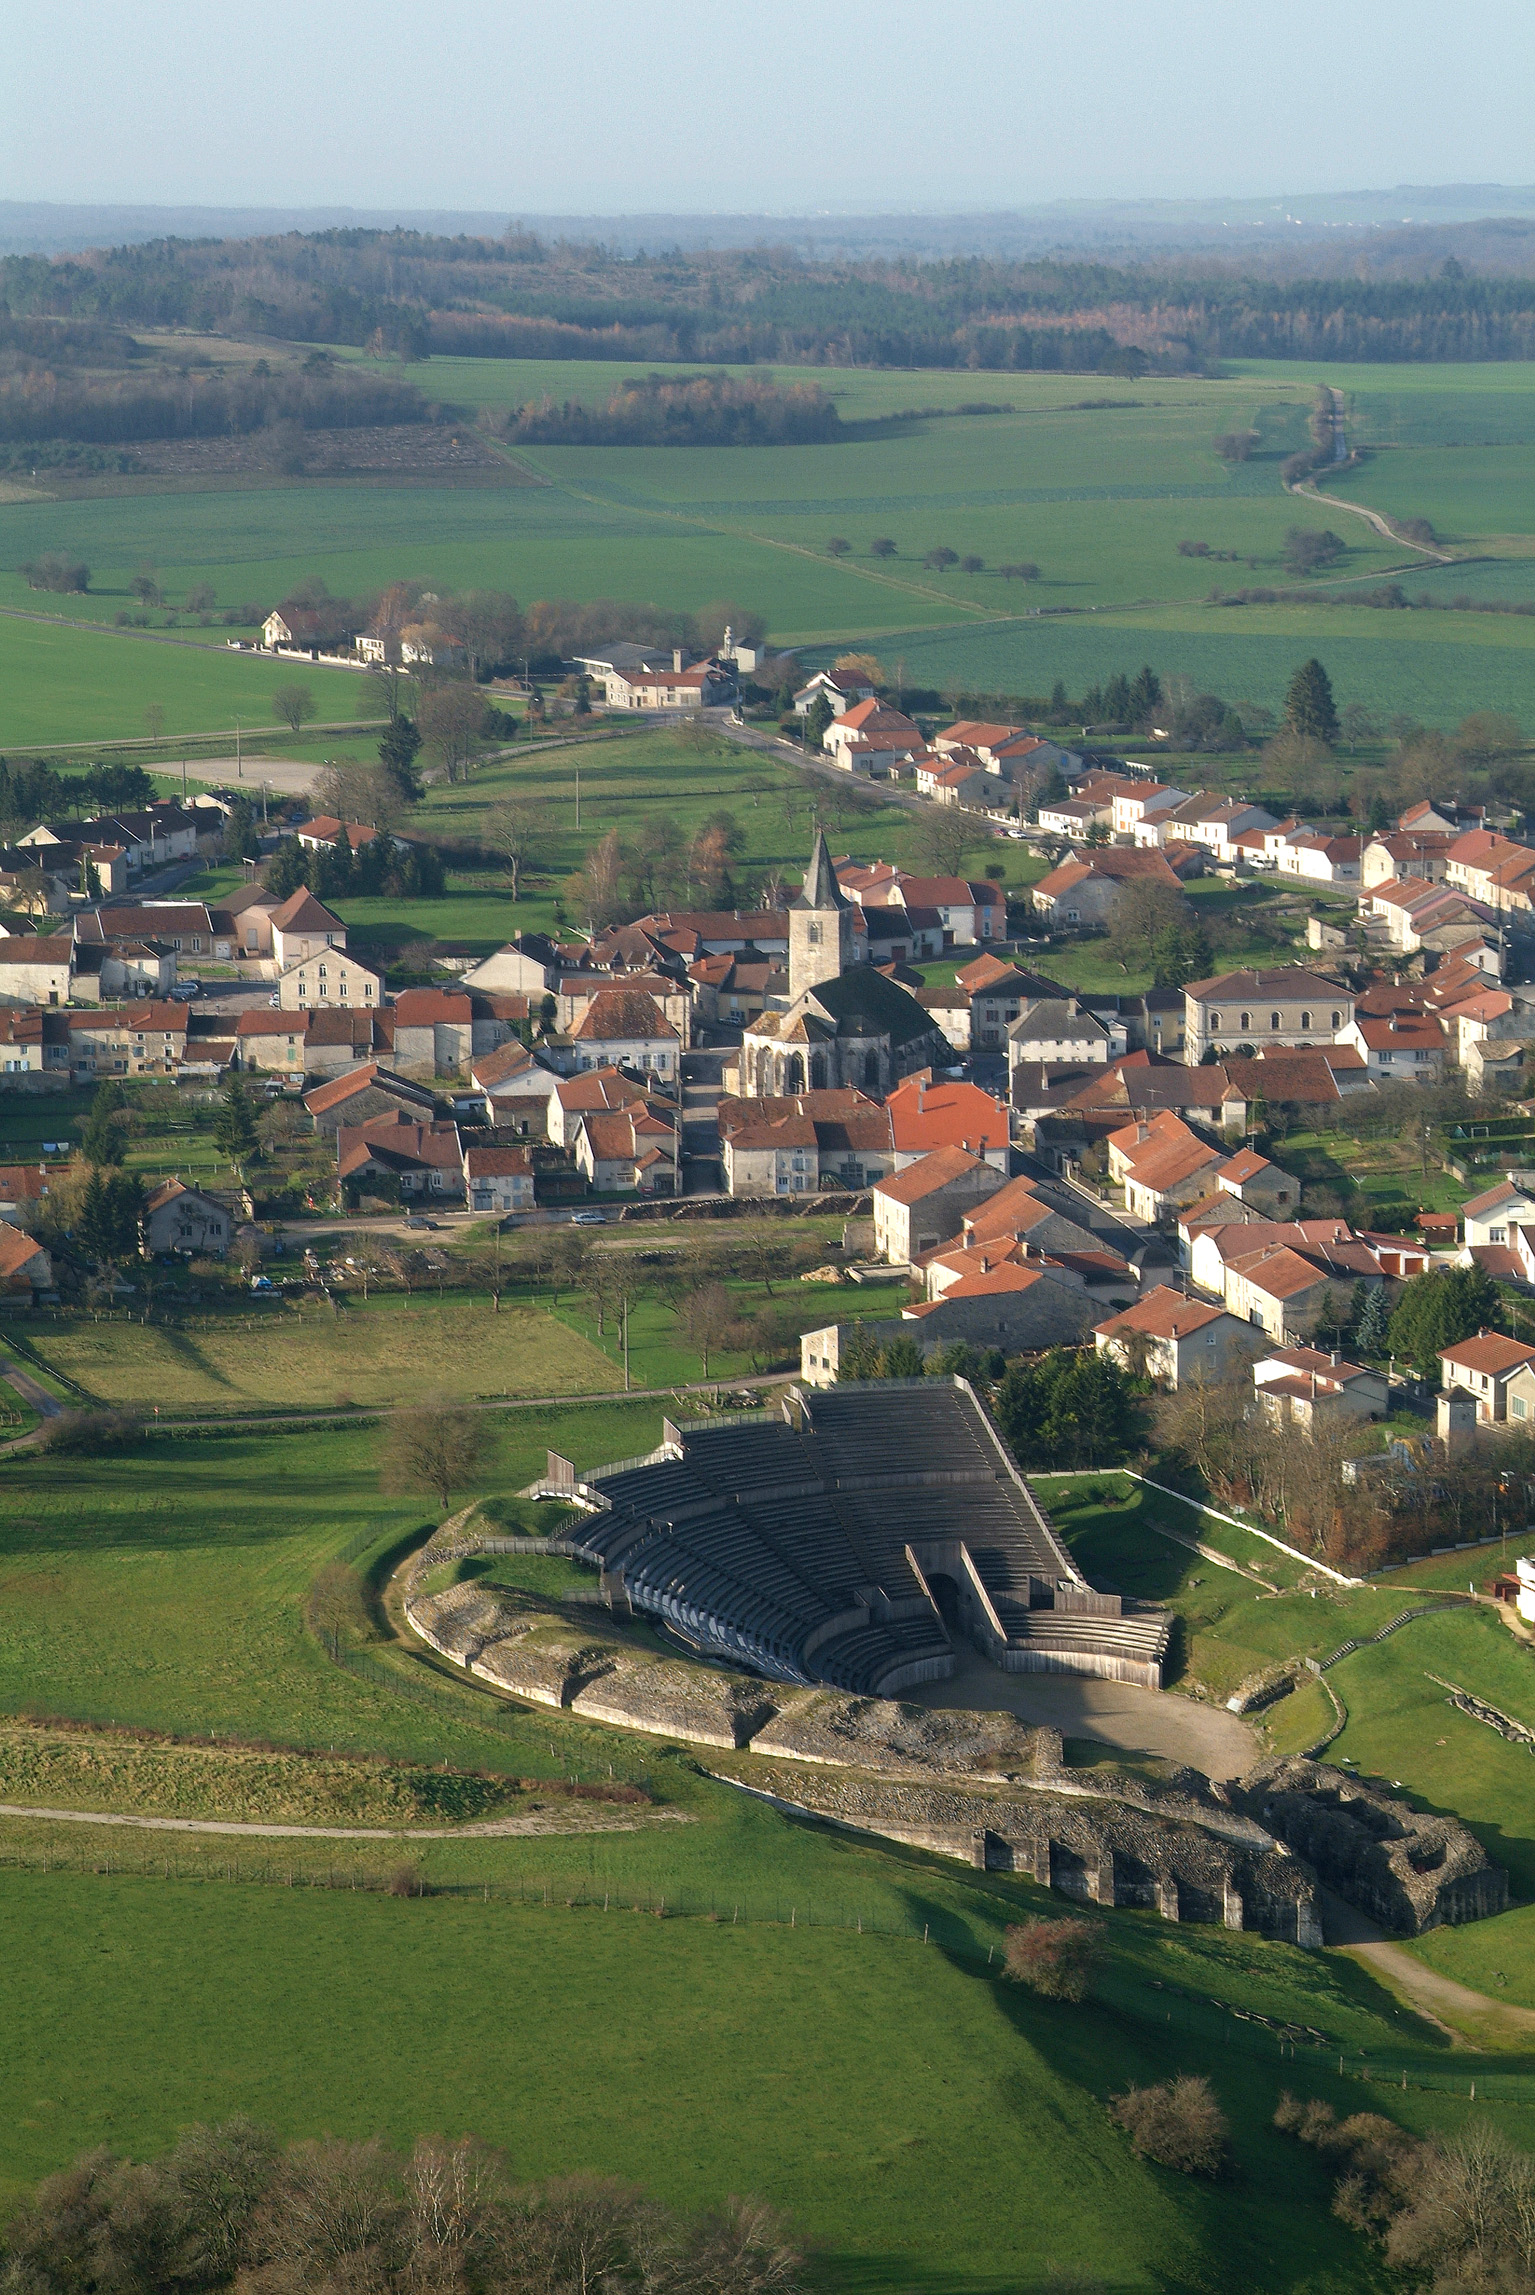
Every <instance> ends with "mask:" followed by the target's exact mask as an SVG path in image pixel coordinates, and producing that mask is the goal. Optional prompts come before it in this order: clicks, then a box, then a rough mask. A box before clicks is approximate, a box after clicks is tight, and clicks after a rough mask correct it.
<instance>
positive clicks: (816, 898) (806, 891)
mask: <svg viewBox="0 0 1535 2295" xmlns="http://www.w3.org/2000/svg"><path fill="white" fill-rule="evenodd" d="M789 905H790V907H791V908H809V909H839V908H847V907H848V906H849V902H848V897H847V894H846V893H845V892H844V891H843V890H842V887H841V886H840V885H839V884H838V882H837V872H836V870H835V869H834V868H833V867H832V865H831V855H830V853H829V852H828V851H827V850H826V838H825V835H824V833H823V832H822V831H821V830H820V829H817V831H816V833H815V843H814V844H813V845H812V846H811V848H810V866H809V868H808V869H807V870H806V871H805V881H804V883H803V884H802V885H801V886H800V888H799V891H798V893H796V895H795V897H794V899H793V900H792V901H791V902H790V903H789Z"/></svg>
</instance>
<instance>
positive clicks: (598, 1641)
mask: <svg viewBox="0 0 1535 2295" xmlns="http://www.w3.org/2000/svg"><path fill="white" fill-rule="evenodd" d="M531 1495H534V1496H538V1497H546V1498H556V1499H560V1500H564V1501H566V1502H567V1503H570V1504H572V1505H573V1506H574V1507H576V1508H577V1509H579V1513H578V1514H577V1516H576V1518H575V1519H574V1520H573V1521H572V1522H571V1523H570V1524H568V1525H567V1526H566V1528H565V1529H564V1530H562V1531H561V1533H560V1534H559V1538H558V1541H557V1542H558V1544H559V1546H560V1548H561V1550H562V1551H563V1552H564V1553H566V1554H567V1555H569V1556H571V1557H573V1558H575V1559H577V1560H579V1561H581V1562H583V1563H585V1564H587V1565H588V1566H590V1567H592V1568H594V1569H595V1570H596V1571H597V1572H598V1574H599V1575H598V1583H599V1588H600V1598H601V1601H602V1603H603V1604H604V1605H605V1607H606V1609H607V1611H608V1613H609V1615H610V1617H611V1618H612V1619H613V1621H614V1627H613V1629H612V1630H611V1631H609V1632H607V1633H604V1632H603V1631H602V1630H600V1629H590V1630H585V1631H583V1630H581V1629H579V1628H573V1627H572V1624H571V1622H570V1620H569V1619H568V1618H566V1619H556V1618H552V1617H551V1616H550V1615H549V1614H548V1612H547V1611H541V1610H540V1609H539V1608H537V1607H535V1606H534V1605H532V1604H530V1603H528V1602H526V1601H523V1600H520V1599H518V1598H516V1597H515V1596H509V1595H508V1594H506V1593H505V1592H502V1591H500V1590H498V1589H495V1588H491V1587H487V1586H483V1585H481V1584H479V1583H477V1582H476V1580H475V1579H473V1578H469V1579H465V1580H461V1581H460V1582H457V1583H454V1584H451V1585H449V1586H447V1587H445V1588H443V1589H442V1590H440V1591H438V1592H435V1593H432V1592H427V1591H425V1587H424V1581H425V1580H426V1579H427V1578H428V1577H429V1576H430V1575H431V1574H432V1573H433V1572H434V1571H436V1570H439V1569H440V1568H441V1567H442V1566H443V1565H444V1564H447V1563H451V1562H454V1561H458V1560H461V1559H463V1558H465V1557H467V1556H470V1555H473V1554H476V1553H480V1552H494V1551H496V1550H497V1549H498V1548H499V1549H503V1550H504V1549H505V1548H506V1547H508V1546H515V1545H518V1544H523V1543H526V1544H531V1543H532V1541H518V1540H506V1539H499V1538H497V1537H496V1536H495V1535H494V1534H493V1533H490V1532H488V1531H486V1530H485V1529H483V1528H480V1529H477V1528H476V1527H475V1526H474V1524H473V1522H472V1520H471V1519H470V1517H472V1515H473V1513H474V1509H472V1508H471V1509H469V1510H467V1511H466V1514H465V1515H464V1516H460V1517H457V1518H455V1519H454V1520H452V1521H450V1522H448V1523H445V1524H444V1525H443V1526H442V1527H441V1529H440V1530H439V1531H438V1532H437V1534H436V1535H435V1536H434V1538H433V1539H432V1540H430V1541H429V1542H428V1544H427V1545H426V1546H425V1547H424V1548H422V1549H420V1550H419V1551H418V1552H417V1553H416V1554H415V1555H414V1556H413V1557H412V1558H411V1560H410V1561H409V1562H408V1563H407V1564H406V1565H405V1570H404V1582H405V1601H404V1614H405V1617H406V1620H407V1622H408V1624H409V1626H410V1627H411V1629H412V1631H413V1632H414V1633H416V1634H417V1635H418V1636H419V1637H420V1638H421V1639H422V1640H423V1641H425V1642H426V1643H428V1644H429V1645H430V1647H431V1648H432V1649H433V1650H435V1651H436V1652H437V1653H438V1654H439V1655H440V1656H442V1657H445V1658H447V1659H449V1660H450V1661H451V1662H452V1663H453V1664H455V1665H458V1666H462V1667H464V1668H465V1669H466V1670H467V1671H469V1672H470V1673H471V1674H473V1675H475V1676H477V1677H478V1678H479V1679H480V1680H482V1681H483V1682H484V1683H486V1684H487V1686H489V1687H491V1688H493V1689H496V1690H498V1691H500V1692H502V1693H504V1694H507V1695H510V1696H512V1697H515V1698H518V1699H526V1700H529V1701H531V1702H534V1703H537V1704H541V1705H544V1706H547V1707H551V1708H554V1709H558V1710H562V1711H569V1712H571V1713H573V1714H575V1715H577V1716H579V1717H580V1718H582V1719H584V1720H592V1721H597V1722H602V1723H606V1724H608V1725H610V1726H614V1727H617V1728H621V1729H628V1730H639V1731H642V1732H646V1733H649V1734H654V1735H660V1736H666V1737H672V1738H676V1739H679V1740H681V1741H683V1742H685V1743H687V1742H690V1743H693V1744H696V1745H701V1746H706V1747H712V1748H716V1749H718V1750H719V1751H720V1752H722V1753H728V1754H745V1755H747V1756H749V1760H748V1762H747V1764H746V1765H745V1766H744V1767H741V1766H739V1765H738V1766H737V1767H736V1768H735V1769H734V1771H732V1770H731V1769H730V1768H728V1767H727V1768H725V1769H723V1770H717V1771H716V1772H715V1773H716V1774H718V1775H722V1776H726V1777H728V1778H729V1779H730V1781H731V1782H733V1783H736V1784H737V1785H739V1786H740V1787H741V1788H742V1789H743V1790H745V1791H748V1792H751V1793H754V1794H758V1795H760V1796H762V1797H763V1798H766V1799H768V1800H769V1801H772V1802H774V1803H776V1804H777V1805H779V1806H782V1807H784V1808H787V1809H791V1810H794V1811H796V1812H799V1813H802V1814H810V1815H813V1816H816V1817H819V1818H821V1819H823V1820H824V1821H826V1822H827V1823H829V1824H832V1825H834V1826H839V1827H842V1828H846V1829H850V1830H853V1831H860V1832H870V1833H876V1834H880V1835H883V1836H884V1837H886V1838H889V1839H893V1840H898V1841H903V1842H906V1843H909V1844H911V1845H913V1846H916V1847H920V1848H926V1849H931V1850H936V1851H937V1852H938V1853H940V1854H941V1855H945V1856H949V1857H960V1858H963V1859H965V1861H967V1862H968V1863H970V1864H971V1865H973V1866H976V1867H978V1868H979V1869H981V1870H983V1871H1004V1872H1016V1873H1022V1874H1026V1875H1027V1876H1028V1877H1029V1878H1030V1879H1032V1880H1034V1881H1036V1882H1039V1883H1041V1884H1042V1885H1043V1886H1045V1887H1046V1888H1049V1889H1051V1890H1054V1891H1055V1892H1057V1893H1058V1894H1061V1895H1064V1896H1067V1897H1074V1898H1076V1899H1078V1900H1079V1901H1080V1902H1084V1903H1091V1904H1096V1905H1104V1906H1111V1907H1117V1906H1130V1907H1139V1908H1141V1909H1144V1910H1150V1911H1154V1912H1156V1913H1158V1914H1160V1915H1161V1917H1162V1918H1163V1919H1165V1920H1170V1921H1178V1922H1184V1921H1190V1922H1195V1923H1215V1924H1218V1925H1221V1926H1224V1927H1226V1928H1234V1929H1244V1928H1245V1929H1252V1930H1254V1931H1256V1932H1258V1933H1259V1934H1261V1935H1264V1936H1268V1937H1273V1938H1277V1939H1280V1940H1282V1941H1284V1942H1287V1943H1291V1944H1298V1945H1304V1946H1311V1947H1315V1946H1319V1945H1321V1944H1322V1943H1323V1941H1324V1929H1323V1899H1322V1892H1323V1890H1324V1889H1330V1890H1331V1891H1333V1892H1334V1893H1335V1894H1336V1896H1337V1897H1339V1898H1341V1899H1342V1900H1343V1901H1344V1902H1345V1903H1347V1904H1350V1905H1352V1906H1353V1907H1354V1908H1355V1909H1356V1910H1357V1911H1360V1912H1362V1913H1364V1914H1365V1915H1366V1916H1367V1917H1368V1918H1370V1919H1371V1920H1374V1921H1377V1922H1379V1923H1380V1924H1382V1925H1383V1926H1384V1927H1386V1928H1388V1929H1395V1930H1398V1931H1401V1932H1404V1933H1407V1934H1418V1933H1420V1932H1422V1931H1424V1930H1427V1929H1429V1928H1433V1927H1437V1926H1439V1925H1441V1924H1449V1925H1455V1924H1458V1923H1460V1922H1463V1921H1467V1920H1476V1919H1481V1918H1484V1917H1487V1916H1489V1915H1492V1914H1496V1913H1499V1912H1501V1911H1503V1910H1504V1909H1505V1907H1506V1905H1507V1903H1508V1884H1507V1876H1506V1875H1505V1874H1504V1873H1503V1872H1502V1871H1501V1869H1500V1868H1499V1867H1497V1866H1496V1865H1494V1864H1493V1863H1492V1862H1491V1860H1490V1859H1489V1858H1488V1857H1487V1855H1486V1854H1485V1852H1484V1851H1483V1849H1482V1848H1481V1846H1480V1845H1479V1843H1478V1842H1477V1841H1476V1839H1475V1838H1474V1836H1473V1835H1472V1834H1471V1833H1470V1832H1469V1831H1468V1830H1467V1829H1466V1828H1465V1827H1464V1826H1462V1825H1460V1824H1458V1823H1457V1822H1456V1821H1455V1820H1453V1819H1445V1818H1436V1817H1433V1816H1423V1815H1420V1814H1419V1813H1417V1812H1416V1811H1415V1810H1414V1809H1413V1808H1412V1807H1411V1806H1410V1805H1409V1804H1408V1803H1406V1802H1403V1801H1399V1800H1393V1799H1392V1798H1390V1796H1388V1795H1386V1794H1384V1793H1383V1792H1381V1791H1378V1790H1372V1789H1369V1788H1367V1787H1365V1786H1364V1785H1362V1784H1361V1783H1360V1782H1359V1781H1358V1780H1356V1779H1351V1778H1349V1777H1347V1776H1345V1775H1344V1774H1343V1773H1341V1772H1339V1771H1337V1770H1333V1769H1329V1768H1327V1767H1326V1766H1325V1765H1324V1764H1321V1763H1319V1762H1316V1761H1310V1760H1294V1759H1290V1760H1281V1761H1270V1762H1268V1763H1266V1764H1265V1763H1259V1764H1257V1765H1255V1766H1253V1767H1252V1768H1251V1769H1250V1770H1249V1771H1248V1773H1246V1774H1244V1775H1243V1776H1241V1777H1240V1778H1236V1779H1231V1780H1227V1781H1224V1782H1223V1781H1218V1780H1212V1779H1210V1778H1208V1777H1206V1776H1203V1775H1201V1774H1200V1773H1199V1772H1198V1771H1196V1770H1193V1769H1189V1768H1183V1769H1181V1770H1179V1771H1177V1772H1176V1773H1174V1774H1173V1775H1172V1776H1171V1777H1170V1778H1167V1779H1165V1780H1161V1781H1158V1782H1157V1783H1155V1784H1148V1783H1147V1782H1146V1781H1145V1780H1144V1779H1142V1778H1140V1777H1137V1776H1135V1775H1134V1774H1133V1773H1124V1772H1120V1771H1116V1772H1114V1773H1112V1774H1110V1775H1107V1776H1104V1777H1102V1778H1097V1777H1094V1776H1092V1775H1091V1774H1084V1773H1083V1772H1080V1771H1077V1772H1073V1771H1071V1770H1069V1769H1068V1768H1067V1767H1066V1765H1065V1763H1064V1758H1063V1742H1062V1738H1061V1734H1060V1732H1059V1731H1058V1730H1056V1729H1053V1728H1050V1727H1038V1726H1034V1727H1030V1726H1026V1725H1025V1724H1024V1723H1023V1722H1021V1721H1020V1720H1018V1719H1017V1718H1016V1717H1015V1716H1014V1715H1012V1714H1010V1713H1007V1712H999V1711H987V1710H981V1711H974V1712H967V1711H953V1710H946V1709H929V1708H926V1707H923V1706H920V1705H915V1704H910V1703H902V1702H901V1701H900V1699H899V1694H898V1693H899V1692H900V1691H902V1690H909V1689H914V1688H919V1687H922V1686H923V1685H927V1684H930V1683H933V1682H935V1681H939V1680H942V1679H945V1678H948V1677H950V1676H952V1675H953V1673H954V1672H955V1670H956V1667H957V1664H958V1662H959V1653H958V1648H957V1645H959V1644H961V1643H970V1644H973V1645H974V1646H975V1647H976V1648H978V1649H979V1650H980V1651H981V1653H982V1654H983V1656H984V1657H986V1658H988V1659H989V1660H990V1661H991V1663H992V1665H993V1666H995V1667H996V1668H997V1669H999V1671H1000V1672H1001V1673H1004V1674H1006V1673H1033V1674H1056V1675H1060V1674H1066V1675H1077V1676H1086V1677H1089V1678H1093V1677H1096V1678H1107V1679H1109V1680H1113V1681H1119V1682H1125V1683H1128V1684H1131V1685H1134V1686H1135V1687H1137V1688H1138V1689H1140V1690H1142V1691H1156V1690H1159V1689H1160V1687H1161V1682H1162V1669H1163V1665H1164V1662H1165V1660H1166V1657H1167V1653H1168V1647H1169V1642H1170V1638H1171V1623H1172V1621H1171V1619H1170V1617H1169V1615H1168V1613H1167V1612H1165V1611H1163V1610H1160V1609H1158V1608H1155V1607H1154V1606H1152V1605H1150V1604H1142V1603H1136V1602H1132V1601H1128V1600H1126V1599H1125V1598H1124V1597H1122V1596H1120V1595H1119V1594H1109V1593H1101V1592H1096V1591H1094V1589H1093V1588H1092V1587H1091V1586H1090V1585H1089V1584H1088V1583H1087V1581H1086V1579H1085V1578H1084V1577H1083V1575H1082V1573H1081V1572H1080V1571H1079V1570H1078V1569H1077V1568H1076V1567H1075V1565H1074V1564H1073V1563H1072V1561H1071V1559H1070V1557H1069V1555H1068V1554H1067V1552H1066V1549H1065V1547H1064V1545H1063V1543H1062V1541H1061V1540H1060V1538H1059V1536H1058V1535H1057V1533H1056V1531H1055V1529H1054V1527H1053V1525H1052V1524H1051V1521H1050V1518H1049V1516H1048V1514H1047V1513H1046V1512H1045V1510H1044V1508H1043V1507H1042V1506H1041V1505H1040V1503H1039V1501H1038V1499H1037V1498H1036V1497H1035V1495H1034V1493H1033V1492H1032V1490H1031V1489H1030V1488H1029V1485H1028V1483H1027V1482H1026V1480H1025V1479H1024V1477H1023V1476H1022V1475H1021V1474H1020V1473H1019V1471H1018V1469H1017V1467H1016V1466H1015V1465H1014V1464H1013V1462H1012V1460H1011V1458H1010V1456H1009V1454H1008V1452H1007V1450H1006V1448H1005V1446H1004V1445H1003V1443H1002V1441H1001V1439H1000V1437H999V1436H998V1434H997V1433H996V1430H995V1429H994V1427H993V1426H992V1423H991V1420H990V1417H989V1415H988V1413H987V1412H986V1410H985V1409H984V1408H983V1406H982V1405H981V1403H980V1402H979V1400H978V1398H977V1397H976V1395H975V1393H974V1391H973V1389H972V1388H971V1387H970V1385H969V1384H968V1382H967V1381H966V1380H964V1379H962V1378H958V1377H949V1378H924V1379H914V1380H911V1381H906V1382H902V1381H879V1382H873V1383H869V1384H858V1383H852V1384H846V1385H839V1386H838V1387H836V1388H833V1389H831V1390H830V1391H826V1390H818V1391H815V1390H813V1391H809V1392H807V1391H805V1390H803V1389H801V1388H797V1387H796V1388H792V1389H791V1390H790V1391H789V1392H788V1394H787V1395H786V1396H785V1397H784V1398H783V1400H782V1401H781V1403H780V1404H779V1405H778V1406H777V1408H775V1409H772V1410H764V1411H758V1412H751V1413H747V1412H742V1413H737V1414H733V1415H731V1416H728V1417H725V1418H716V1419H714V1420H704V1421H700V1422H697V1423H693V1424H688V1425H686V1426H682V1425H678V1424H677V1423H676V1422H674V1421H673V1420H671V1419H667V1420H666V1421H665V1422H664V1424H663V1435H662V1440H661V1442H660V1444H659V1445H658V1446H657V1448H656V1449H655V1450H654V1451H653V1452H651V1453H650V1454H649V1455H648V1456H647V1457H644V1458H638V1459H627V1460H621V1461H618V1462H615V1463H613V1464H610V1465H608V1466H604V1467H599V1468H596V1469H593V1470H590V1471H589V1472H587V1473H585V1474H580V1475H578V1474H577V1472H576V1470H575V1468H574V1466H573V1465H572V1463H571V1461H570V1460H569V1459H568V1458H565V1457H564V1456H562V1455H561V1454H559V1453H557V1452H553V1451H551V1452H550V1453H549V1456H548V1466H547V1473H546V1476H545V1478H544V1479H543V1480H542V1481H540V1482H539V1483H537V1484H536V1485H534V1487H533V1491H532V1493H531ZM636 1617H643V1618H648V1619H651V1620H655V1621H658V1622H659V1624H660V1626H661V1629H662V1631H663V1635H664V1641H663V1644H662V1646H663V1648H664V1649H665V1650H666V1651H667V1653H668V1654H666V1655H662V1656H660V1657H657V1656H655V1655H654V1654H653V1653H652V1652H651V1651H650V1650H645V1651H638V1650H636V1648H635V1647H634V1646H633V1645H632V1643H630V1642H628V1641H626V1639H625V1636H624V1633H623V1622H624V1621H627V1620H632V1619H634V1618H636ZM673 1652H674V1653H675V1654H670V1653H673ZM972 1678H973V1677H972ZM786 1765H792V1766H786ZM833 1772H835V1773H837V1774H829V1773H833Z"/></svg>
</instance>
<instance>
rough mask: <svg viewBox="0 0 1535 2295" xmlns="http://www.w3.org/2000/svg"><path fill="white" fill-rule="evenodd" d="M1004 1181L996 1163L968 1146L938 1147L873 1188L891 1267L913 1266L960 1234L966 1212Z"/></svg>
mask: <svg viewBox="0 0 1535 2295" xmlns="http://www.w3.org/2000/svg"><path fill="white" fill-rule="evenodd" d="M1002 1185H1003V1175H1002V1173H1001V1172H999V1171H998V1170H997V1169H996V1167H995V1166H994V1165H993V1164H989V1163H987V1162H986V1161H985V1160H984V1159H983V1158H982V1157H980V1156H977V1155H972V1154H971V1153H970V1152H969V1150H968V1149H966V1148H958V1147H947V1148H938V1149H937V1150H936V1151H935V1152H934V1153H933V1154H932V1155H928V1156H924V1157H923V1158H922V1160H921V1162H920V1163H914V1164H911V1165H909V1166H908V1168H907V1169H906V1170H905V1171H901V1172H893V1173H892V1174H891V1175H890V1177H889V1178H888V1179H882V1180H880V1181H879V1183H878V1185H877V1186H876V1187H875V1189H874V1247H875V1250H876V1251H877V1252H878V1254H879V1256H880V1258H882V1259H884V1260H887V1261H888V1262H889V1264H890V1265H891V1266H894V1267H902V1266H906V1265H909V1264H910V1262H911V1261H912V1260H914V1259H916V1258H917V1257H918V1256H919V1255H920V1254H921V1253H922V1252H924V1251H932V1250H934V1249H936V1247H937V1246H938V1245H939V1244H940V1243H946V1242H947V1241H948V1239H949V1237H950V1236H951V1235H957V1234H958V1233H959V1231H960V1228H961V1225H962V1224H963V1221H964V1215H965V1213H966V1212H967V1211H968V1210H970V1209H971V1208H972V1207H973V1206H974V1205H975V1204H977V1203H979V1202H981V1201H983V1200H984V1198H985V1197H987V1196H988V1195H994V1194H995V1193H996V1191H997V1189H998V1188H999V1187H1001V1186H1002Z"/></svg>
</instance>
